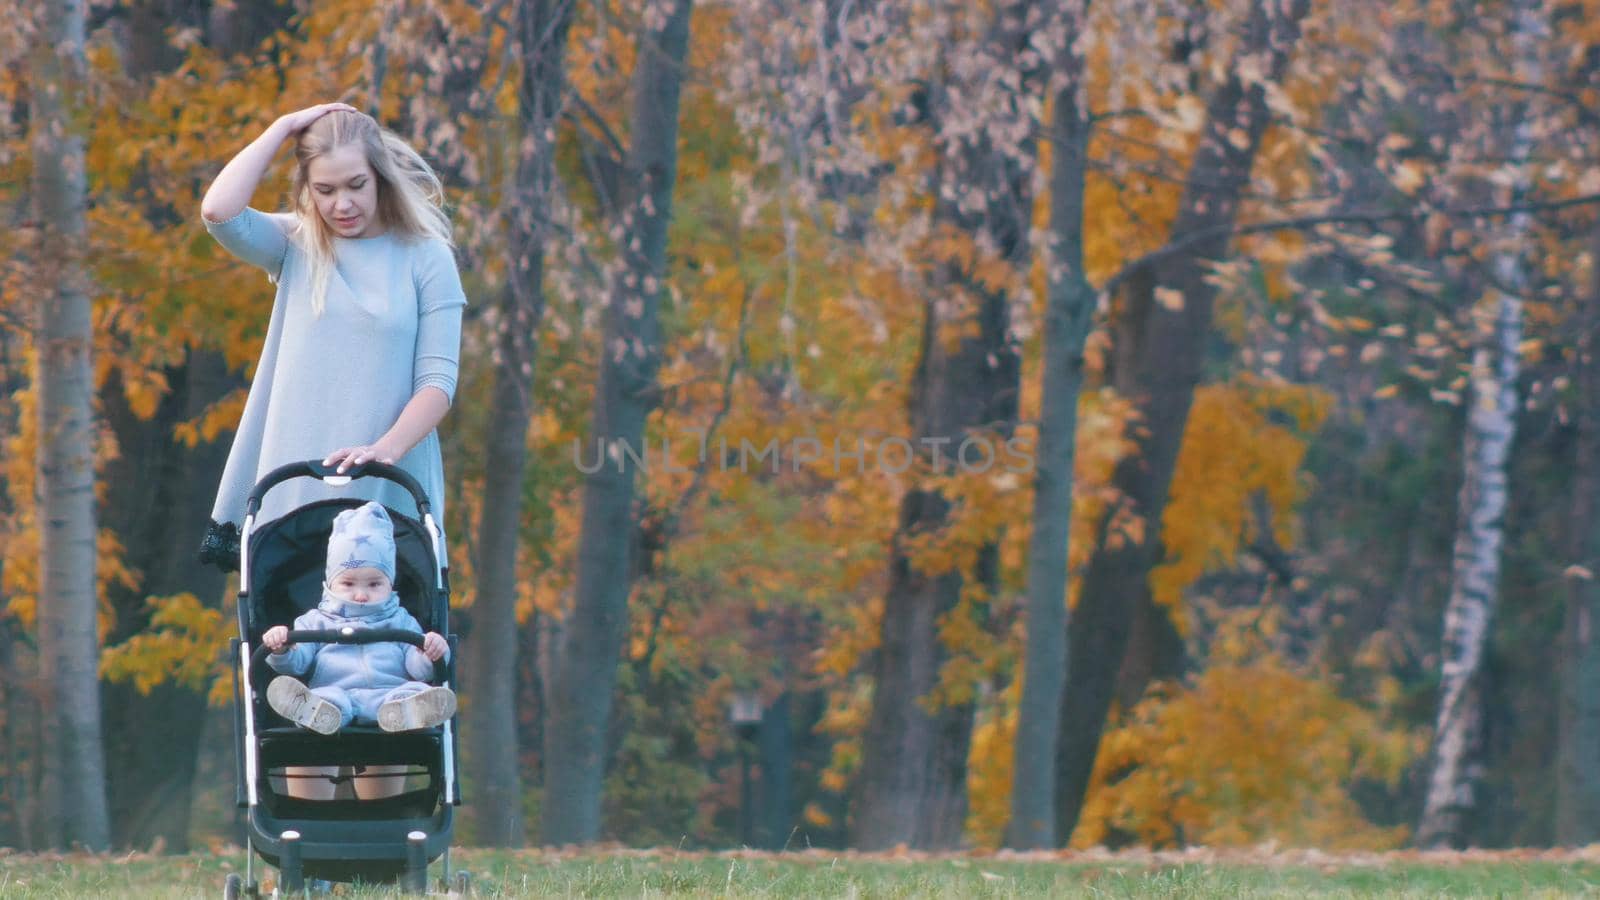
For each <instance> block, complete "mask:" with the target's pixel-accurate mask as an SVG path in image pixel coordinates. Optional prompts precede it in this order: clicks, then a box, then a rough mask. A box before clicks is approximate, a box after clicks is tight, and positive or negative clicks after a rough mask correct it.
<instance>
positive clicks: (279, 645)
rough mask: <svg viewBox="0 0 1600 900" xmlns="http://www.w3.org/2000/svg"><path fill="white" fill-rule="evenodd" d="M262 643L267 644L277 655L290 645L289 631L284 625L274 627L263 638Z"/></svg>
mask: <svg viewBox="0 0 1600 900" xmlns="http://www.w3.org/2000/svg"><path fill="white" fill-rule="evenodd" d="M261 643H263V644H266V645H267V649H268V650H271V651H272V652H273V653H277V652H278V651H280V650H282V649H283V648H284V646H285V645H286V644H288V643H289V629H288V628H286V627H284V626H282V625H274V626H272V627H271V628H268V629H267V633H266V634H263V635H262V636H261Z"/></svg>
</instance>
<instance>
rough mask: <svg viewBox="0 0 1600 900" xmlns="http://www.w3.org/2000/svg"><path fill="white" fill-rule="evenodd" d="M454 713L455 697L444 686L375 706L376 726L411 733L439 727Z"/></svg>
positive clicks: (386, 729) (385, 729)
mask: <svg viewBox="0 0 1600 900" xmlns="http://www.w3.org/2000/svg"><path fill="white" fill-rule="evenodd" d="M455 714H456V695H455V694H454V693H453V692H452V691H451V690H450V689H449V688H447V687H431V688H428V689H427V690H424V691H418V692H417V693H415V694H412V695H411V696H409V697H401V698H400V699H399V700H390V701H389V702H387V703H385V704H383V705H382V706H380V707H378V727H379V728H382V729H383V730H384V731H412V730H414V729H417V728H432V727H433V726H435V725H441V724H443V723H444V722H445V721H446V720H448V719H449V718H450V717H451V716H453V715H455Z"/></svg>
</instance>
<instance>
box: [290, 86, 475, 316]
mask: <svg viewBox="0 0 1600 900" xmlns="http://www.w3.org/2000/svg"><path fill="white" fill-rule="evenodd" d="M352 144H354V145H357V146H359V147H360V148H361V150H362V154H363V155H364V156H366V158H367V165H369V166H371V167H372V172H373V174H374V175H375V176H377V192H378V209H377V212H378V216H377V218H378V221H379V223H381V224H382V226H383V227H384V228H385V229H388V230H392V231H396V232H399V233H400V234H402V235H407V236H410V237H414V238H438V239H439V240H442V241H444V242H445V243H447V244H449V243H452V241H451V238H450V218H449V216H447V215H445V212H444V186H443V185H442V184H440V182H439V176H438V175H436V174H434V171H433V168H432V167H431V166H429V165H428V163H427V161H426V160H424V159H423V158H422V155H421V154H420V153H418V152H417V151H415V150H413V149H411V145H410V144H407V143H406V142H405V141H404V140H402V139H401V138H400V136H399V135H397V134H395V133H394V132H392V131H390V130H389V129H387V128H384V127H383V126H381V125H379V124H378V122H377V120H376V119H373V118H372V117H371V116H369V115H367V114H366V113H360V112H349V111H345V110H337V111H334V112H330V113H326V114H324V115H322V116H321V117H320V118H318V119H317V120H316V121H315V122H312V123H311V125H310V127H308V128H306V129H305V130H304V131H302V132H300V137H299V139H298V140H296V141H295V147H294V157H295V163H296V165H295V168H294V176H293V178H292V179H291V181H290V186H289V203H290V206H291V207H292V208H293V210H294V213H295V217H296V219H298V220H299V226H300V227H299V228H298V229H297V230H296V234H297V235H298V236H299V241H300V244H301V246H302V247H303V248H304V249H305V251H306V257H307V259H308V260H309V262H310V273H311V311H312V313H313V314H315V315H317V316H321V315H322V310H323V307H324V306H325V305H326V304H327V297H328V279H329V278H330V277H331V276H332V274H333V238H334V233H333V230H332V229H331V228H329V227H328V223H327V222H324V221H323V220H322V216H321V215H319V214H318V213H317V203H316V199H315V198H313V197H312V196H311V179H310V177H309V175H308V174H307V170H308V169H309V168H310V166H311V161H312V160H314V159H316V158H317V157H319V156H323V155H326V154H328V153H332V152H333V151H335V150H338V149H339V148H341V147H346V146H349V145H352Z"/></svg>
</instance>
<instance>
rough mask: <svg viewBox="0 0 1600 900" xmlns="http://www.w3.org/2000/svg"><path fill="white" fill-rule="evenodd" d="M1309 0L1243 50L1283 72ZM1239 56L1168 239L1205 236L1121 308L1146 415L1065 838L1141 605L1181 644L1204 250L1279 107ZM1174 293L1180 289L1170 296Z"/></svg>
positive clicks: (1234, 206) (1270, 21)
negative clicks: (1184, 465) (1172, 567)
mask: <svg viewBox="0 0 1600 900" xmlns="http://www.w3.org/2000/svg"><path fill="white" fill-rule="evenodd" d="M1309 5H1310V4H1309V0H1289V2H1287V3H1283V4H1280V3H1279V2H1277V0H1257V2H1256V4H1255V6H1254V8H1253V9H1252V12H1251V15H1250V18H1249V21H1248V23H1247V28H1248V34H1247V35H1246V40H1245V43H1244V49H1243V53H1244V54H1245V55H1247V56H1250V57H1256V58H1264V63H1263V64H1262V65H1260V67H1259V71H1261V72H1263V73H1264V75H1265V77H1266V78H1269V79H1271V80H1273V81H1276V80H1278V79H1280V78H1281V77H1282V75H1283V71H1284V68H1285V67H1286V66H1287V64H1288V59H1289V54H1290V52H1291V51H1292V49H1293V47H1294V44H1295V42H1296V41H1297V40H1298V39H1299V32H1300V21H1301V20H1302V19H1303V18H1304V17H1305V15H1306V12H1307V9H1308V7H1309ZM1239 62H1240V61H1236V62H1235V64H1234V65H1232V66H1230V67H1229V71H1231V72H1233V73H1234V74H1232V75H1230V76H1229V78H1228V80H1227V81H1225V82H1223V83H1222V84H1221V85H1220V86H1218V87H1217V89H1216V90H1215V91H1214V92H1213V93H1212V95H1211V97H1210V98H1209V100H1208V102H1207V105H1206V106H1207V108H1206V123H1205V126H1204V129H1203V131H1202V133H1201V140H1200V144H1199V146H1198V147H1197V148H1196V150H1195V155H1194V159H1193V160H1192V161H1191V163H1190V167H1189V174H1188V177H1187V179H1186V182H1185V185H1184V193H1183V198H1182V200H1181V201H1180V205H1179V208H1178V215H1177V218H1176V219H1175V220H1174V222H1173V225H1172V230H1171V237H1170V238H1169V240H1178V239H1183V238H1187V237H1189V236H1192V235H1195V234H1205V235H1207V237H1205V238H1203V239H1200V240H1197V241H1195V242H1194V243H1193V244H1190V245H1187V246H1185V247H1184V248H1183V249H1182V250H1181V251H1178V252H1173V253H1169V254H1166V255H1164V256H1160V257H1157V258H1156V259H1154V260H1153V261H1150V262H1148V263H1146V264H1144V265H1142V266H1141V267H1140V270H1138V271H1136V272H1133V273H1131V277H1130V278H1129V281H1128V285H1127V289H1126V291H1125V293H1124V295H1123V297H1122V298H1121V301H1122V302H1121V304H1120V306H1119V308H1118V310H1117V312H1116V321H1115V328H1116V335H1115V340H1116V347H1115V357H1114V367H1115V368H1114V374H1113V383H1114V385H1115V387H1116V388H1117V391H1118V393H1120V394H1122V395H1123V396H1124V397H1126V398H1127V399H1128V400H1129V401H1130V402H1131V403H1132V404H1133V407H1134V410H1135V415H1136V416H1137V419H1138V423H1137V425H1136V428H1135V431H1134V434H1133V437H1134V445H1135V446H1134V450H1133V452H1131V453H1130V454H1129V455H1128V456H1127V457H1126V458H1125V459H1123V461H1122V462H1121V463H1120V464H1118V466H1117V468H1116V471H1115V472H1114V474H1113V476H1112V484H1113V485H1114V487H1115V488H1116V489H1117V491H1118V493H1119V495H1120V496H1121V497H1122V498H1123V500H1122V502H1121V504H1119V505H1114V506H1113V507H1112V508H1110V509H1108V510H1107V511H1106V513H1105V515H1104V517H1103V518H1102V519H1101V521H1100V522H1099V523H1098V525H1097V526H1096V547H1097V549H1096V551H1095V554H1094V557H1093V558H1092V559H1091V560H1090V563H1089V565H1088V568H1087V570H1086V571H1085V573H1084V576H1083V585H1082V589H1081V593H1080V597H1079V601H1078V606H1077V608H1076V610H1074V613H1073V617H1072V622H1071V624H1070V626H1069V627H1068V647H1067V658H1068V659H1069V660H1071V661H1072V664H1071V667H1070V668H1069V670H1068V675H1067V688H1066V691H1065V692H1064V693H1063V695H1062V708H1061V722H1060V729H1061V730H1060V749H1059V751H1058V756H1057V768H1056V779H1057V781H1056V815H1057V827H1058V834H1057V838H1058V840H1060V841H1061V842H1063V843H1065V842H1067V841H1068V840H1070V839H1071V837H1072V830H1073V828H1075V827H1076V826H1077V822H1078V813H1079V810H1081V809H1082V806H1083V798H1084V792H1085V790H1086V789H1087V787H1088V784H1089V776H1090V774H1091V773H1092V772H1093V770H1094V759H1095V754H1096V753H1097V751H1098V749H1099V745H1100V734H1101V732H1102V731H1103V729H1104V727H1105V721H1106V715H1107V713H1108V712H1109V710H1110V705H1111V698H1112V694H1113V692H1114V691H1115V689H1116V688H1117V682H1118V676H1119V672H1120V670H1121V669H1122V666H1123V659H1124V655H1125V652H1126V650H1127V647H1128V638H1129V634H1130V633H1131V632H1132V630H1133V623H1134V620H1135V617H1136V616H1137V615H1138V614H1139V613H1140V610H1141V608H1144V607H1149V608H1148V609H1146V610H1145V611H1144V614H1145V615H1147V616H1150V617H1151V618H1152V620H1153V621H1152V622H1151V627H1152V628H1154V629H1155V630H1156V635H1155V636H1154V639H1152V640H1151V641H1150V642H1149V646H1151V647H1152V648H1159V647H1165V648H1167V650H1166V651H1165V652H1166V653H1167V654H1168V655H1169V656H1170V652H1171V650H1170V648H1171V641H1170V640H1163V639H1160V636H1159V632H1160V629H1162V628H1171V623H1170V621H1168V620H1167V618H1166V611H1165V610H1162V609H1160V608H1157V607H1155V606H1154V604H1153V603H1152V601H1151V599H1150V583H1149V581H1150V570H1151V569H1152V568H1153V567H1154V566H1155V564H1156V563H1157V562H1159V561H1160V559H1161V555H1162V550H1161V512H1162V510H1163V509H1164V508H1165V506H1166V501H1167V490H1168V488H1169V486H1170V484H1171V481H1172V472H1173V469H1174V467H1175V466H1176V464H1177V459H1178V449H1179V447H1180V446H1181V443H1182V438H1183V432H1184V428H1185V425H1186V424H1187V422H1188V418H1189V406H1190V404H1191V402H1192V401H1193V398H1194V389H1195V387H1196V386H1197V385H1198V384H1199V382H1200V377H1201V370H1202V362H1203V358H1204V350H1205V342H1206V336H1207V335H1208V334H1209V333H1210V330H1211V311H1212V302H1213V300H1214V299H1215V297H1216V288H1215V286H1213V285H1212V284H1210V283H1208V282H1207V280H1206V274H1207V262H1208V261H1209V260H1213V259H1218V258H1221V257H1222V255H1223V254H1224V253H1225V252H1226V251H1227V248H1228V237H1227V231H1228V229H1230V228H1231V227H1232V226H1233V222H1234V216H1235V214H1236V212H1237V210H1238V207H1239V201H1240V197H1241V194H1242V193H1243V191H1244V188H1245V187H1246V185H1248V183H1249V180H1250V169H1251V166H1252V164H1253V162H1254V160H1255V154H1256V149H1257V147H1259V146H1260V143H1261V135H1262V133H1263V132H1264V131H1265V130H1266V126H1267V122H1268V117H1269V110H1268V108H1267V101H1266V92H1265V90H1264V89H1263V87H1262V86H1261V85H1260V84H1251V83H1246V82H1245V81H1244V80H1243V79H1242V78H1241V76H1240V75H1239V74H1238V73H1239V71H1240V68H1241V66H1240V64H1239ZM1158 297H1160V298H1161V301H1158V299H1157V298H1158ZM1174 297H1179V298H1181V302H1173V298H1174ZM1163 301H1164V302H1163ZM1130 513H1131V514H1133V515H1137V516H1138V517H1140V518H1141V519H1142V520H1143V523H1144V527H1143V529H1142V530H1141V531H1140V532H1139V533H1138V534H1137V535H1131V534H1124V533H1119V534H1117V535H1115V536H1114V537H1115V539H1114V540H1108V537H1110V535H1109V532H1110V530H1111V529H1112V527H1113V523H1115V522H1116V521H1117V520H1118V519H1119V518H1122V517H1126V516H1128V515H1129V514H1130ZM1171 665H1172V662H1171V661H1170V660H1169V659H1154V660H1153V661H1152V663H1151V664H1148V665H1147V667H1146V668H1145V671H1147V672H1150V673H1159V672H1160V671H1162V669H1161V666H1168V667H1170V666H1171ZM1168 670H1169V671H1170V669H1168ZM1139 690H1140V691H1142V690H1143V684H1140V685H1139Z"/></svg>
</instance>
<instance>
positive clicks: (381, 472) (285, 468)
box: [245, 459, 428, 516]
mask: <svg viewBox="0 0 1600 900" xmlns="http://www.w3.org/2000/svg"><path fill="white" fill-rule="evenodd" d="M367 476H376V477H378V478H386V479H388V480H389V481H392V482H394V483H395V484H398V485H400V486H401V487H403V488H405V489H406V490H407V491H410V492H411V499H413V500H415V501H416V503H417V515H418V516H426V515H427V514H428V494H427V492H426V491H424V490H423V489H422V485H420V484H418V483H417V480H416V479H415V478H413V477H411V473H410V472H407V471H406V470H405V469H402V468H400V467H399V466H391V465H389V464H388V463H381V462H369V463H362V464H361V465H358V466H351V467H350V468H349V469H346V470H345V471H343V472H340V471H339V470H338V468H337V467H335V466H325V465H323V464H322V460H320V459H308V460H305V461H304V462H294V463H288V464H286V465H282V466H279V467H277V468H276V469H273V470H272V471H271V472H268V473H267V474H265V475H263V476H261V480H260V481H257V482H256V486H255V487H254V488H253V489H252V490H251V491H250V498H249V499H248V500H246V501H245V514H246V515H251V516H253V515H255V514H256V513H258V512H260V511H261V498H262V497H265V496H266V494H267V491H268V490H270V489H271V488H272V487H273V486H274V485H277V484H279V483H281V482H285V481H288V480H289V479H291V478H316V479H320V480H322V481H326V482H329V483H330V484H332V483H343V482H344V481H348V480H349V479H352V478H365V477H367Z"/></svg>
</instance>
